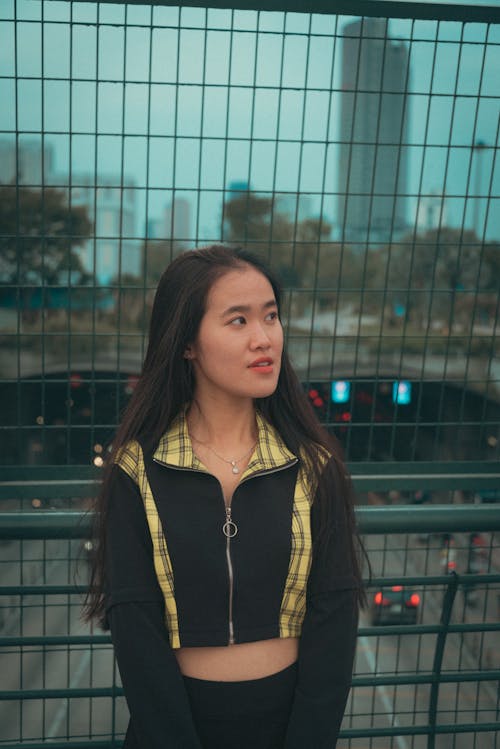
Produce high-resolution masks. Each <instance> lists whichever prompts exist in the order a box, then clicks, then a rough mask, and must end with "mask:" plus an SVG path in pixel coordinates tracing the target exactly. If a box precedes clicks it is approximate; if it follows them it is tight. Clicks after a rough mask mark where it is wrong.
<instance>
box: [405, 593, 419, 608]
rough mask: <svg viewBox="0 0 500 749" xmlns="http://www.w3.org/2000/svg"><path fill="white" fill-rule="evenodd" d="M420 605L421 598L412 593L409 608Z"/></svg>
mask: <svg viewBox="0 0 500 749" xmlns="http://www.w3.org/2000/svg"><path fill="white" fill-rule="evenodd" d="M419 604H420V596H419V595H418V593H412V594H411V596H410V600H409V601H408V606H418V605H419Z"/></svg>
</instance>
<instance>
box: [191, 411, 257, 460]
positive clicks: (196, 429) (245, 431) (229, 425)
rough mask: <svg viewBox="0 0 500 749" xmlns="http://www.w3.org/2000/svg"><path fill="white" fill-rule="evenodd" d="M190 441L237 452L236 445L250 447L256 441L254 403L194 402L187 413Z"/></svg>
mask: <svg viewBox="0 0 500 749" xmlns="http://www.w3.org/2000/svg"><path fill="white" fill-rule="evenodd" d="M187 423H188V429H189V433H190V435H191V438H193V439H195V440H198V442H201V443H202V444H203V443H204V444H207V445H210V446H211V447H212V448H214V449H217V448H219V449H220V450H222V451H224V450H225V451H226V452H227V451H229V452H232V451H234V448H235V446H236V445H243V446H246V445H251V444H252V443H254V442H255V441H256V439H257V426H256V422H255V408H254V404H253V401H251V400H250V401H245V402H239V403H232V404H221V403H219V402H218V403H203V404H200V403H199V402H198V401H196V400H194V401H193V403H192V404H191V406H190V407H189V409H188V412H187Z"/></svg>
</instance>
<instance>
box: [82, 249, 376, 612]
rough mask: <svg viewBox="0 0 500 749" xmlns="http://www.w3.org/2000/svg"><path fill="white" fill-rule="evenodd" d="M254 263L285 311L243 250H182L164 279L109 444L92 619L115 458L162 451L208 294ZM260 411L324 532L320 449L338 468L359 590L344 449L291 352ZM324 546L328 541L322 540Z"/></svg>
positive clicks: (87, 608)
mask: <svg viewBox="0 0 500 749" xmlns="http://www.w3.org/2000/svg"><path fill="white" fill-rule="evenodd" d="M248 265H250V266H252V267H253V268H255V269H256V270H258V271H259V272H260V273H262V274H263V275H264V276H265V277H266V278H267V280H268V281H269V283H270V284H271V286H272V288H273V291H274V295H275V298H276V302H277V305H278V311H279V310H280V304H281V289H280V285H279V283H278V281H277V279H276V278H275V276H274V275H273V273H272V272H271V271H270V269H269V268H268V267H267V265H265V263H264V262H263V261H262V260H261V259H260V258H258V257H256V256H255V255H253V254H251V253H249V252H248V251H247V250H245V249H242V248H239V247H238V248H230V247H226V246H224V245H218V244H214V245H210V246H209V247H204V248H200V249H196V250H190V251H187V252H184V253H182V254H181V255H179V256H178V257H177V258H176V259H175V260H173V261H172V262H171V263H170V265H169V266H168V267H167V269H166V270H165V272H164V273H163V275H162V277H161V278H160V281H159V284H158V288H157V290H156V295H155V299H154V303H153V309H152V313H151V320H150V327H149V342H148V348H147V351H146V356H145V359H144V363H143V367H142V372H141V375H140V378H139V380H138V382H137V385H136V387H135V390H134V392H133V395H132V397H131V398H130V401H129V403H128V405H127V408H126V410H125V412H124V415H123V418H122V421H121V424H120V425H119V427H118V429H117V431H116V434H115V436H114V438H113V441H112V445H111V446H110V450H109V452H108V460H107V464H106V466H105V468H104V473H103V480H102V483H101V488H100V491H99V493H98V495H97V497H96V500H95V503H94V508H93V510H94V538H95V541H96V544H97V548H96V552H95V555H94V562H93V566H92V572H91V580H90V587H89V590H88V593H87V597H86V599H85V603H84V617H85V618H86V619H91V618H97V619H99V620H100V621H101V622H103V621H104V587H105V574H106V571H105V563H104V559H105V543H106V520H107V505H108V496H109V490H110V483H111V473H112V467H113V464H114V460H115V457H116V454H117V452H118V450H119V449H120V448H121V447H123V446H124V445H125V444H126V443H127V442H129V441H131V440H139V441H140V442H141V444H142V445H143V446H144V447H145V448H146V449H151V448H154V447H156V445H157V444H158V441H159V440H160V437H161V436H162V435H163V434H164V433H165V432H166V431H167V429H168V427H169V425H170V424H171V422H172V421H173V419H174V418H175V417H176V416H177V415H178V413H179V412H180V411H181V409H182V408H183V407H184V406H185V404H186V403H189V402H191V401H192V399H193V395H194V385H195V381H194V375H193V370H192V364H191V361H190V360H189V359H186V358H185V357H184V356H183V354H184V351H185V350H186V347H187V346H188V345H189V344H190V343H192V342H193V341H194V340H195V339H196V337H197V334H198V329H199V326H200V323H201V320H202V318H203V315H204V313H205V308H206V302H207V297H208V293H209V291H210V289H211V288H212V286H213V284H214V283H215V281H217V280H218V279H219V278H220V277H221V276H222V275H224V274H225V273H228V272H229V271H231V270H238V269H243V268H245V266H248ZM256 408H257V409H258V410H259V411H260V413H262V415H263V416H264V418H265V419H267V420H268V421H269V422H270V423H271V424H272V425H273V426H274V427H275V428H276V429H277V431H278V433H279V434H280V435H281V437H282V439H283V440H284V442H285V444H286V445H287V447H288V448H289V449H290V450H291V451H292V452H293V453H295V454H296V455H299V454H300V455H301V456H302V457H303V459H304V465H305V466H306V470H307V471H308V472H309V474H310V475H309V478H310V479H311V480H312V481H313V482H314V483H315V484H317V485H318V486H319V490H318V493H317V501H318V509H319V511H320V512H319V514H320V518H321V522H320V526H321V527H322V528H328V527H329V526H330V523H329V517H330V514H331V504H332V503H331V496H330V492H331V485H330V492H328V493H327V491H326V490H324V489H322V484H321V482H320V481H319V477H320V475H321V473H322V470H323V467H324V461H322V460H321V459H320V457H319V455H320V453H321V449H320V450H318V447H319V448H324V449H325V450H327V451H328V452H329V453H330V454H331V455H332V456H333V463H332V462H330V464H329V465H330V473H331V475H332V480H333V484H334V493H335V496H336V497H337V498H338V501H340V502H341V503H342V508H341V509H342V514H343V518H342V522H343V523H345V524H346V525H347V528H348V530H349V531H350V537H351V539H352V544H351V549H350V555H351V557H352V560H351V561H352V567H353V570H354V575H355V577H356V579H357V581H358V584H359V590H360V591H361V590H362V585H361V571H360V564H359V556H358V553H357V549H358V545H357V544H356V539H357V534H356V527H355V519H354V510H353V504H354V500H353V491H352V486H351V481H350V478H349V476H348V475H347V471H346V468H345V465H344V461H343V458H342V450H341V447H340V444H339V443H338V441H337V440H336V438H335V437H333V436H332V435H330V434H329V433H328V432H327V431H326V430H325V429H324V428H323V427H322V426H321V424H320V423H319V421H318V419H317V417H316V414H315V413H314V411H313V409H312V406H311V405H310V403H309V400H308V398H307V397H306V395H305V393H304V390H303V388H302V386H301V384H300V382H299V380H298V378H297V375H296V374H295V372H294V370H293V368H292V365H291V363H290V360H289V358H288V356H287V354H286V352H285V351H284V352H283V357H282V363H281V371H280V376H279V379H278V385H277V388H276V390H275V392H274V393H273V394H272V395H270V396H268V397H266V398H262V399H258V400H257V401H256ZM332 466H333V470H331V469H332ZM318 543H319V544H321V543H322V537H321V534H320V538H319V539H318ZM361 600H363V595H362V593H361Z"/></svg>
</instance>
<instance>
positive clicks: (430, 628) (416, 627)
mask: <svg viewBox="0 0 500 749" xmlns="http://www.w3.org/2000/svg"><path fill="white" fill-rule="evenodd" d="M443 630H446V632H448V633H450V632H453V633H455V634H463V633H464V632H499V631H500V622H474V623H469V624H450V625H448V626H446V625H442V624H384V625H377V626H372V627H360V629H359V632H358V634H359V635H360V636H365V637H370V636H372V637H383V636H385V635H390V636H394V635H437V634H439V633H440V632H443Z"/></svg>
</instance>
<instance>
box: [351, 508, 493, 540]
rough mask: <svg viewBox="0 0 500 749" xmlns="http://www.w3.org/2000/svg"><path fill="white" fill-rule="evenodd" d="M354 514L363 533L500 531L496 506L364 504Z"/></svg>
mask: <svg viewBox="0 0 500 749" xmlns="http://www.w3.org/2000/svg"><path fill="white" fill-rule="evenodd" d="M356 516H357V520H358V524H359V529H360V532H361V533H366V534H386V533H424V532H428V533H433V532H439V531H442V532H450V533H456V532H460V531H497V530H500V512H499V508H498V507H497V506H496V505H424V506H416V505H397V506H390V507H389V506H383V507H368V506H363V507H357V508H356Z"/></svg>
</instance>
